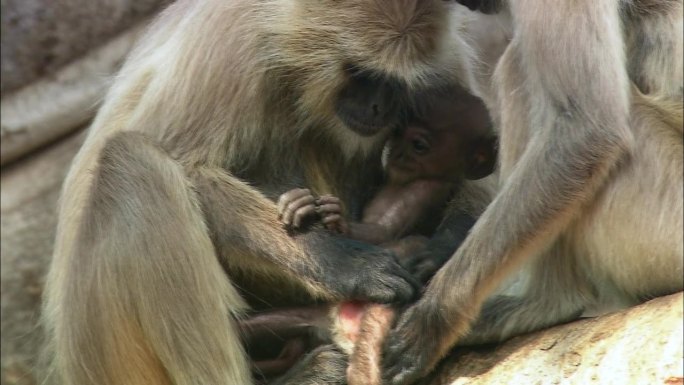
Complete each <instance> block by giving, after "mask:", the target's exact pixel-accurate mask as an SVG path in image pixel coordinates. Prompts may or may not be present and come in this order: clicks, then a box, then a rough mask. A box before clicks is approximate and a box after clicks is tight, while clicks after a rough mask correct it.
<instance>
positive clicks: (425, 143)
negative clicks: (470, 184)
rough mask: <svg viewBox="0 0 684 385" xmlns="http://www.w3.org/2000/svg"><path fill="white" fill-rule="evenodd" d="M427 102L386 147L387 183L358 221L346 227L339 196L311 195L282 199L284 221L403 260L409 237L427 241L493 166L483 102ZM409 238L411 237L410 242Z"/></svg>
mask: <svg viewBox="0 0 684 385" xmlns="http://www.w3.org/2000/svg"><path fill="white" fill-rule="evenodd" d="M449 95H450V97H440V98H437V97H434V96H432V95H425V96H424V98H425V99H427V100H422V101H421V103H419V104H418V106H416V108H414V111H413V112H412V113H411V114H410V115H409V117H408V123H407V125H406V126H405V127H403V128H401V129H399V130H397V131H395V133H394V134H393V136H392V137H391V138H390V139H389V140H388V142H387V146H386V153H385V162H386V164H385V173H386V182H385V184H384V185H383V186H382V187H381V188H380V190H379V191H378V192H377V194H376V195H375V196H374V197H373V199H372V200H371V201H370V202H369V203H368V204H367V205H366V207H365V208H364V210H363V216H362V219H361V221H360V222H354V221H349V220H347V219H346V218H345V217H344V215H343V212H344V210H343V204H342V202H341V200H340V199H339V198H338V197H335V196H332V195H322V196H320V197H315V196H314V195H313V194H312V193H311V192H310V191H309V190H308V189H293V190H290V191H288V192H286V193H284V194H283V195H281V196H280V199H279V200H278V211H279V213H280V216H281V220H282V221H283V223H284V224H285V225H286V226H289V227H290V228H292V229H301V228H302V227H303V226H304V225H305V224H307V223H310V222H311V219H319V220H320V221H321V222H322V223H323V224H324V225H325V226H326V227H327V228H328V229H329V230H331V231H335V232H337V233H340V234H342V235H344V236H346V237H349V238H352V239H355V240H359V241H365V242H368V243H373V244H379V245H384V246H386V247H388V248H390V249H392V250H394V251H395V252H397V253H398V254H399V257H400V258H401V257H402V255H404V254H406V253H408V252H411V251H412V250H413V246H415V245H416V243H415V242H416V240H417V239H421V238H420V237H414V235H420V236H423V237H425V236H430V235H431V234H432V233H433V232H434V230H435V229H436V228H437V226H438V225H439V223H440V221H441V214H442V212H443V210H444V207H445V206H446V204H447V203H448V201H449V199H450V198H451V197H452V196H453V195H454V193H455V192H456V191H457V189H458V187H459V185H460V184H461V182H462V181H463V180H464V179H469V180H475V179H480V178H483V177H485V176H487V175H489V174H490V173H492V171H493V170H494V166H495V164H496V139H495V137H494V136H492V135H491V134H490V132H489V127H490V121H489V117H488V114H487V110H486V108H485V107H484V105H483V104H482V102H481V101H480V100H479V99H477V98H475V97H474V96H471V95H469V94H467V93H465V92H464V91H463V92H461V93H459V94H457V95H456V96H455V97H454V96H453V93H452V94H449ZM407 236H408V238H407Z"/></svg>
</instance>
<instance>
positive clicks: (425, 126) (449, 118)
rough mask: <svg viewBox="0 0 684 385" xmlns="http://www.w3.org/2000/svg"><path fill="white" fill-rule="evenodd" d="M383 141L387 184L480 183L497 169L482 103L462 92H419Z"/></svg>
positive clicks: (495, 150)
mask: <svg viewBox="0 0 684 385" xmlns="http://www.w3.org/2000/svg"><path fill="white" fill-rule="evenodd" d="M417 99H418V100H417V102H416V103H414V108H412V110H411V112H410V113H409V114H408V118H407V122H406V125H404V126H403V127H401V128H399V129H397V130H396V131H395V132H394V135H393V136H392V137H391V138H390V140H389V142H388V156H387V165H386V168H387V174H388V176H389V179H390V183H398V184H402V183H408V182H411V181H414V180H418V179H430V180H438V181H443V182H454V183H455V182H458V181H460V180H462V179H480V178H483V177H485V176H487V175H489V174H491V173H492V172H493V171H494V168H495V166H496V152H497V149H496V138H495V137H494V136H493V134H492V133H491V121H490V119H489V114H488V112H487V109H486V108H485V106H484V104H483V103H482V101H481V100H479V99H478V98H476V97H474V96H472V95H470V94H468V93H467V92H465V91H464V90H461V89H451V90H449V92H444V91H440V92H435V93H423V94H422V95H420V96H418V97H417Z"/></svg>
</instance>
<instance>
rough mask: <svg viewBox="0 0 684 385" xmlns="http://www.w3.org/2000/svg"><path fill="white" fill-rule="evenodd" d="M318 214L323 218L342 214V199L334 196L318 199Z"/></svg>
mask: <svg viewBox="0 0 684 385" xmlns="http://www.w3.org/2000/svg"><path fill="white" fill-rule="evenodd" d="M316 206H318V207H317V208H316V212H317V213H318V214H319V215H320V216H321V217H326V216H328V215H331V214H341V213H342V211H343V208H342V201H341V200H340V198H338V197H336V196H332V195H321V196H320V197H319V198H318V199H316Z"/></svg>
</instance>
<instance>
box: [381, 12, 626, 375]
mask: <svg viewBox="0 0 684 385" xmlns="http://www.w3.org/2000/svg"><path fill="white" fill-rule="evenodd" d="M510 6H511V8H512V12H513V16H514V22H515V25H516V35H515V37H514V39H513V41H512V42H511V44H510V45H509V47H508V48H507V50H506V53H505V54H504V56H503V57H502V58H501V59H500V62H499V64H498V66H497V74H496V76H498V81H499V84H498V86H499V90H500V92H501V94H500V96H499V102H500V103H501V105H500V107H499V108H500V111H499V112H500V113H501V126H502V127H501V130H502V135H501V137H502V141H501V145H502V147H501V152H505V151H508V150H510V147H508V148H507V146H512V147H515V146H520V145H521V144H520V143H510V142H507V136H506V135H512V134H511V132H510V131H513V130H516V131H518V130H530V132H529V138H530V139H529V142H528V143H527V146H526V147H525V149H524V152H523V154H522V156H521V158H520V159H519V160H518V162H517V164H516V165H515V167H513V168H512V169H511V171H510V175H509V176H508V178H507V180H506V182H505V184H504V185H503V187H502V190H501V192H500V193H499V195H498V196H497V197H496V199H495V200H494V202H493V203H492V204H491V205H490V206H489V207H488V208H487V210H486V211H485V213H484V214H483V216H482V217H481V218H480V219H479V220H478V222H477V223H476V225H475V227H474V228H473V231H472V233H471V234H470V235H469V236H468V238H467V239H466V241H465V242H464V244H463V245H462V246H461V248H459V249H458V251H457V252H456V253H455V255H454V256H453V257H452V258H451V259H450V260H449V262H447V264H446V265H445V266H444V267H443V268H442V269H441V270H440V271H438V272H437V274H436V275H435V277H434V278H433V280H432V281H431V282H430V284H429V286H428V288H427V291H426V294H425V296H424V297H423V298H422V299H421V300H420V301H418V302H417V303H416V304H415V305H414V306H413V307H411V308H409V310H408V311H406V312H405V313H404V314H403V315H402V316H401V317H400V319H399V321H398V323H397V326H396V328H395V329H394V330H393V331H392V332H391V333H390V336H389V338H388V341H387V344H386V349H385V361H384V367H385V378H386V379H387V380H388V381H387V383H389V384H392V385H399V384H405V383H407V382H410V381H413V380H415V379H416V378H418V377H420V376H421V375H423V374H425V373H427V372H428V371H429V370H430V369H431V368H433V367H434V365H435V364H436V363H437V362H438V361H439V359H440V358H441V357H443V356H444V355H445V354H446V353H447V352H448V350H449V349H450V348H451V347H452V346H453V345H454V344H455V343H456V342H458V340H459V338H461V337H463V336H464V335H465V334H466V333H467V332H468V331H469V329H470V326H471V324H472V322H473V320H474V319H475V318H476V317H477V316H478V314H479V312H480V308H481V306H482V302H483V300H484V299H485V298H486V297H487V296H488V295H489V294H490V292H491V291H492V290H493V289H494V288H496V287H497V285H498V284H499V283H500V282H501V281H502V280H503V279H504V278H506V276H507V274H508V273H509V272H511V271H512V270H513V269H514V268H515V267H516V266H518V265H519V264H520V263H521V262H522V261H523V260H525V258H529V257H532V256H535V255H538V254H539V253H541V252H542V251H543V250H544V248H545V247H547V246H548V245H549V244H550V243H551V242H553V241H554V240H555V238H556V237H557V236H558V234H559V233H560V232H561V231H562V230H563V229H564V228H565V227H566V226H567V225H568V223H569V222H570V221H571V220H572V219H573V218H574V216H575V213H577V212H578V211H579V210H581V208H582V207H583V206H584V205H585V204H587V203H588V202H590V201H591V199H592V198H593V196H594V194H595V193H596V191H597V190H598V189H599V188H600V187H601V185H602V183H603V181H604V180H605V179H606V178H607V176H608V174H609V172H610V171H612V170H613V169H614V168H615V166H616V164H617V163H618V161H619V160H620V159H622V158H623V157H624V156H625V154H626V153H627V149H628V148H629V146H630V145H631V141H632V137H631V132H630V131H629V126H628V123H627V117H628V112H629V110H628V101H629V86H628V80H627V76H626V71H625V64H624V55H623V52H622V50H623V48H622V47H623V44H622V35H621V31H620V19H619V16H618V8H617V5H616V4H614V3H612V2H593V1H589V0H586V1H581V2H572V3H569V2H555V1H547V0H529V1H517V2H513V3H512V4H511V5H510ZM559 6H560V9H559ZM550 26H553V27H552V28H551V27H550ZM569 46H572V47H573V51H572V53H571V54H570V53H569V52H568V51H567V50H566V49H567V47H569ZM527 98H529V100H527ZM525 105H530V106H532V107H533V110H532V112H530V110H529V109H527V108H524V106H525ZM532 130H534V131H532ZM523 132H525V131H523ZM522 145H523V146H524V144H522ZM502 167H503V166H502Z"/></svg>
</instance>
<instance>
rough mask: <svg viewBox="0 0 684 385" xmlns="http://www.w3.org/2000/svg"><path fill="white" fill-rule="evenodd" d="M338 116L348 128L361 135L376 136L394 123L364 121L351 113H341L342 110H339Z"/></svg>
mask: <svg viewBox="0 0 684 385" xmlns="http://www.w3.org/2000/svg"><path fill="white" fill-rule="evenodd" d="M337 116H338V117H339V118H340V120H341V121H342V123H344V125H345V126H347V128H349V129H350V130H352V131H354V132H356V133H357V134H359V135H361V136H374V135H376V134H377V133H379V132H381V131H383V130H385V129H386V128H388V127H390V126H392V125H393V123H394V122H392V121H383V122H364V121H361V120H359V119H357V118H355V117H353V116H351V115H349V114H344V113H341V112H340V111H338V112H337Z"/></svg>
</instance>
